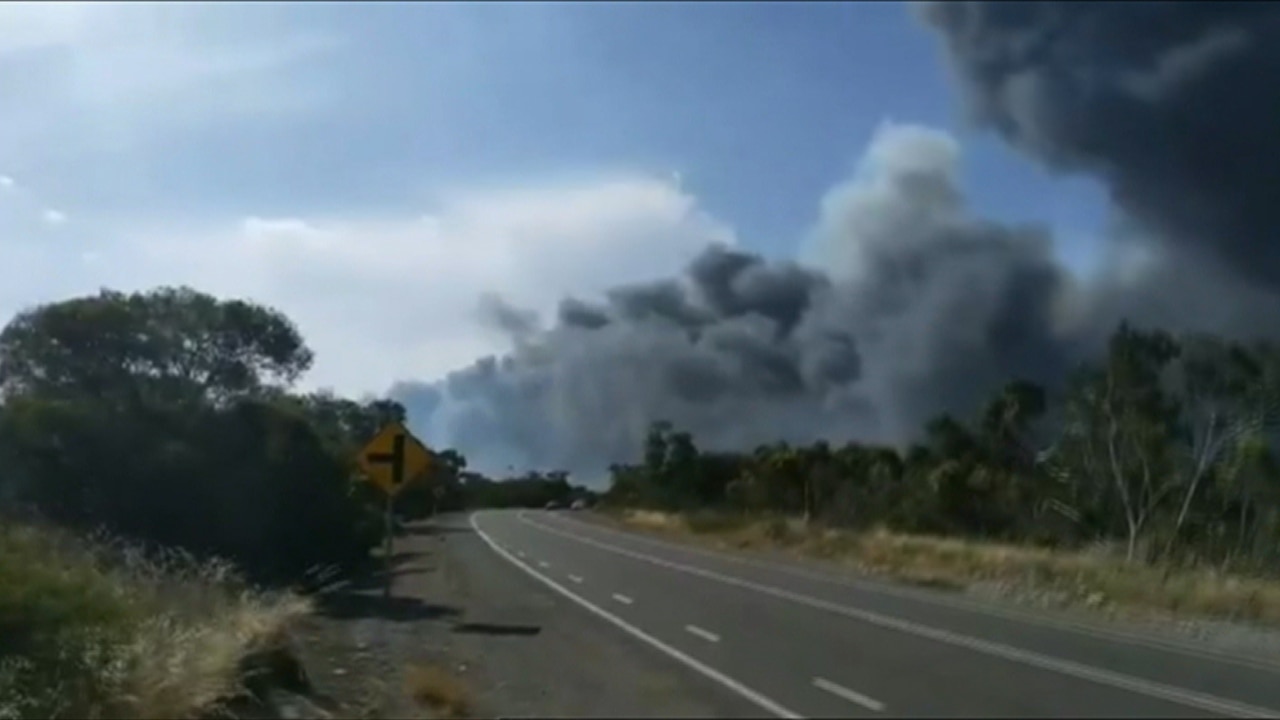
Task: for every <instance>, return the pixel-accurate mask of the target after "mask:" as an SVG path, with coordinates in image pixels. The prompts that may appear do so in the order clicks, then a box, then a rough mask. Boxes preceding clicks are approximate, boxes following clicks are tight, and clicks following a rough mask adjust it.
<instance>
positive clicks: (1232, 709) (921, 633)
mask: <svg viewBox="0 0 1280 720" xmlns="http://www.w3.org/2000/svg"><path fill="white" fill-rule="evenodd" d="M517 519H518V520H519V521H520V522H522V523H524V524H526V525H528V526H530V527H533V528H536V529H538V530H540V531H542V532H546V533H550V534H553V535H557V536H560V537H563V538H565V539H568V540H571V541H573V542H576V543H580V544H584V545H588V546H591V547H594V548H596V549H599V550H603V551H606V552H610V553H614V554H617V555H621V556H624V557H628V558H631V559H633V560H638V561H641V562H645V563H649V564H651V565H655V566H658V567H663V568H666V569H668V570H674V571H676V572H681V573H686V574H690V575H695V576H699V577H702V578H705V579H709V580H713V581H715V582H719V583H722V584H726V585H731V586H734V587H738V588H741V589H745V590H749V591H752V592H756V593H761V594H765V595H770V596H772V597H775V598H779V599H782V600H786V601H789V602H793V603H797V604H800V605H805V606H808V607H810V608H814V609H819V610H823V611H827V612H832V613H836V614H839V615H842V616H845V617H849V618H852V619H856V620H859V621H862V622H866V623H869V624H872V625H876V626H879V627H882V628H886V629H890V630H895V631H898V632H903V633H908V634H912V635H915V636H918V637H923V638H926V639H929V640H933V641H937V642H942V643H946V644H949V645H953V646H957V647H962V648H965V649H968V650H973V651H977V652H981V653H984V654H987V655H992V656H996V657H1000V658H1002V659H1004V660H1008V661H1013V662H1017V663H1021V664H1024V665H1029V666H1032V667H1036V668H1039V669H1042V670H1049V671H1052V672H1056V673H1060V674H1063V675H1068V676H1072V677H1075V678H1078V679H1083V680H1087V681H1091V682H1095V683H1099V684H1103V685H1109V686H1111V687H1114V688H1118V689H1121V690H1125V691H1129V692H1134V693H1138V694H1142V695H1146V696H1149V697H1153V698H1158V699H1162V700H1166V701H1170V702H1175V703H1178V704H1181V705H1184V706H1187V707H1192V708H1196V709H1199V710H1205V711H1209V712H1213V713H1220V714H1223V715H1228V716H1235V717H1280V713H1277V712H1276V711H1274V710H1271V709H1267V708H1262V707H1257V706H1254V705H1250V704H1246V703H1241V702H1236V701H1233V700H1227V699H1224V698H1220V697H1216V696H1213V695H1209V694H1206V693H1201V692H1196V691H1192V690H1188V689H1185V688H1179V687H1175V686H1171V685H1167V684H1164V683H1159V682H1154V681H1151V680H1145V679H1142V678H1138V677H1133V676H1130V675H1126V674H1123V673H1117V672H1114V671H1110V670H1104V669H1101V668H1096V667H1091V666H1088V665H1084V664H1081V663H1077V662H1073V661H1069V660H1064V659H1060V658H1055V657H1051V656H1048V655H1044V654H1041V653H1037V652H1033V651H1029V650H1023V649H1020V648H1015V647H1012V646H1009V645H1005V644H1002V643H996V642H991V641H988V640H983V639H981V638H977V637H973V636H969V635H964V634H960V633H955V632H951V631H948V630H943V629H940V628H936V627H931V626H927V625H922V624H920V623H916V622H912V621H908V620H903V619H901V618H895V617H890V616H886V615H883V614H880V613H875V612H870V611H866V610H862V609H859V608H854V607H850V606H848V605H844V604H840V603H834V602H830V601H827V600H822V599H819V598H814V597H810V596H807V595H803V594H801V593H796V592H793V591H790V590H786V589H783V588H779V587H774V586H771V585H765V584H761V583H756V582H752V581H749V580H743V579H741V578H737V577H732V576H729V575H725V574H723V573H718V572H715V571H712V570H707V569H705V568H699V567H694V566H691V565H686V564H683V563H677V562H672V561H670V560H665V559H662V558H658V557H654V556H651V555H648V554H646V553H640V552H636V551H633V550H629V549H627V548H622V547H619V546H616V545H612V544H610V543H604V542H601V541H598V540H595V539H592V538H587V537H582V536H579V535H575V534H573V533H569V532H565V531H564V530H561V529H559V528H554V527H550V526H547V525H543V524H541V523H538V522H534V521H532V520H530V519H529V518H528V517H526V516H525V515H524V514H523V513H519V514H517ZM472 520H473V525H474V516H473V518H472ZM477 530H478V531H479V528H478V527H477ZM490 542H491V541H490ZM491 547H494V548H495V549H500V548H498V547H497V546H496V544H491ZM503 552H505V551H503ZM530 570H531V568H530ZM550 582H553V581H550ZM677 652H678V651H677ZM690 659H692V658H690ZM695 662H696V661H695ZM704 667H705V666H704ZM717 672H718V671H717ZM704 674H705V673H704ZM818 680H820V679H815V684H816V683H817V682H818ZM734 682H735V684H737V685H738V686H741V687H743V688H744V689H745V686H742V684H741V683H737V682H736V681H734ZM828 682H829V681H828ZM828 690H829V688H828ZM829 691H830V690H829ZM751 692H754V691H751ZM848 692H849V693H854V694H855V695H857V693H856V692H855V691H848ZM874 702H876V701H873V703H874ZM861 704H863V705H864V707H871V706H872V705H868V704H865V703H861Z"/></svg>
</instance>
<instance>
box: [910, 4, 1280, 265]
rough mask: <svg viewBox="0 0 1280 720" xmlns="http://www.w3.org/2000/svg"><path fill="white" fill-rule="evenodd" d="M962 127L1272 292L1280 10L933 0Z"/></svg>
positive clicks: (923, 12)
mask: <svg viewBox="0 0 1280 720" xmlns="http://www.w3.org/2000/svg"><path fill="white" fill-rule="evenodd" d="M916 10H917V11H918V14H919V15H920V16H921V17H922V18H923V19H924V20H925V22H926V23H927V24H928V25H929V26H931V27H932V28H934V29H935V30H936V31H937V32H938V33H939V34H940V35H941V37H942V39H943V41H944V43H945V46H946V48H947V51H948V56H949V58H950V60H951V64H952V67H953V69H954V70H955V71H956V75H957V79H958V80H959V84H960V87H961V90H962V93H963V97H964V100H965V103H966V105H967V107H968V109H969V110H970V112H971V113H972V115H973V117H974V118H975V119H977V120H978V121H979V122H980V123H983V124H984V125H986V126H989V127H991V128H994V129H995V130H996V131H997V132H999V133H1000V134H1001V135H1002V136H1003V137H1004V138H1005V139H1006V140H1008V141H1009V142H1011V143H1012V144H1014V145H1015V146H1016V147H1018V148H1020V149H1022V150H1024V151H1026V152H1028V153H1029V154H1031V155H1032V156H1034V157H1036V158H1038V159H1040V160H1041V161H1043V162H1044V163H1046V164H1047V165H1048V166H1050V167H1052V168H1055V169H1058V170H1063V171H1083V172H1088V173H1091V174H1093V175H1095V176H1097V177H1098V178H1099V179H1101V180H1102V181H1103V182H1104V183H1105V184H1106V185H1107V187H1108V188H1110V190H1111V195H1112V199H1113V202H1114V203H1115V204H1116V206H1117V207H1118V208H1120V209H1121V210H1123V211H1124V212H1125V213H1126V214H1127V215H1128V216H1129V217H1131V218H1132V219H1133V220H1135V221H1137V222H1138V223H1140V224H1141V225H1142V226H1144V227H1145V228H1146V229H1147V230H1149V231H1150V232H1152V233H1153V234H1155V235H1157V236H1158V237H1159V238H1160V239H1161V240H1162V241H1163V242H1165V243H1167V244H1168V245H1170V246H1171V247H1175V248H1177V250H1178V251H1179V252H1180V253H1185V254H1189V255H1193V256H1196V257H1198V258H1201V259H1212V260H1214V261H1217V262H1220V263H1221V264H1223V265H1226V266H1227V267H1228V268H1229V269H1230V270H1232V271H1233V272H1235V273H1238V274H1240V275H1241V276H1243V277H1247V278H1249V279H1250V280H1253V281H1255V282H1260V283H1264V284H1267V285H1275V284H1276V283H1278V282H1280V242H1277V241H1276V238H1275V233H1276V228H1277V227H1280V202H1277V199H1278V198H1280V132H1277V131H1276V119H1277V118H1280V86H1278V85H1277V81H1278V80H1280V43H1277V40H1280V4H1276V3H1269V2H1260V3H1241V2H1128V3H1121V2H1096V3H1079V2H1016V3H1013V2H1010V3H1004V2H933V3H921V4H918V5H917V6H916Z"/></svg>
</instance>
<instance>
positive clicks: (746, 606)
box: [471, 511, 1280, 717]
mask: <svg viewBox="0 0 1280 720" xmlns="http://www.w3.org/2000/svg"><path fill="white" fill-rule="evenodd" d="M471 525H472V527H473V528H474V529H475V530H476V532H477V534H479V536H480V537H481V539H482V540H484V542H485V543H487V544H488V545H489V546H490V547H491V548H492V549H493V550H494V551H495V552H497V553H498V554H499V555H500V556H502V557H503V558H504V559H505V560H507V561H508V562H509V563H510V564H511V565H513V566H514V568H518V570H519V571H522V572H524V573H527V574H528V575H530V576H532V577H533V578H535V579H536V580H537V581H538V582H540V583H542V584H543V585H545V586H546V587H548V588H551V589H552V590H554V591H555V592H557V593H559V594H560V595H562V596H564V597H566V598H568V599H569V600H572V601H573V604H574V605H576V606H578V607H580V608H582V610H583V611H584V618H583V622H601V621H603V622H606V623H609V624H611V625H613V626H614V627H615V628H616V629H617V631H618V634H619V641H620V642H623V641H632V642H640V643H643V644H645V645H648V646H649V647H650V648H652V650H653V651H655V652H659V653H662V654H664V655H666V656H667V657H668V658H669V659H670V660H671V662H672V663H674V664H676V665H678V666H683V667H684V668H686V669H687V670H688V671H690V672H693V673H697V674H699V675H701V676H702V677H703V678H705V680H706V681H707V682H709V683H713V684H715V685H718V686H720V687H721V688H723V689H726V690H728V691H730V692H733V693H735V694H737V695H738V696H740V697H742V698H743V699H745V700H747V701H749V702H751V703H753V704H754V705H755V706H756V707H758V708H760V710H761V711H762V712H764V713H768V714H771V715H774V716H779V717H888V716H960V715H963V716H1003V717H1011V716H1023V717H1052V716H1077V717H1078V716H1095V717H1096V716H1111V717H1115V716H1124V717H1280V712H1276V711H1275V710H1273V709H1272V708H1275V707H1280V682H1278V681H1280V670H1277V669H1276V668H1273V667H1270V666H1268V665H1265V664H1261V663H1256V662H1248V661H1243V660H1236V659H1232V658H1226V657H1217V656H1214V655H1211V654H1209V653H1205V652H1201V651H1197V650H1196V649H1194V648H1190V647H1182V646H1178V645H1174V644H1171V643H1168V644H1166V643H1161V642H1158V641H1155V640H1150V639H1142V638H1134V639H1130V638H1124V637H1120V636H1111V635H1107V634H1104V633H1099V632H1091V631H1087V630H1081V629H1076V628H1070V627H1063V626H1058V625H1054V624H1052V623H1049V622H1042V621H1036V620H1032V619H1027V618H1025V617H1021V616H1016V615H1012V614H1005V613H999V612H985V611H982V610H978V609H974V608H972V607H966V606H965V605H963V604H961V603H954V602H946V601H943V600H940V599H938V598H936V597H930V596H929V595H928V594H924V593H912V592H910V591H907V590H903V589H900V588H894V587H892V586H888V585H881V584H875V583H863V582H859V581H850V580H848V579H844V578H837V577H834V576H825V575H821V574H817V573H812V572H802V571H796V570H794V569H791V568H787V567H785V566H777V565H771V564H765V563H760V562H754V561H746V560H743V559H741V558H738V557H735V556H732V555H725V554H720V553H714V552H709V551H704V550H700V549H696V548H690V547H683V546H680V545H676V544H673V543H667V542H664V541H660V540H657V539H653V538H648V537H644V536H640V535H634V534H631V533H624V532H619V531H616V530H612V529H608V528H604V527H601V526H598V525H595V524H593V523H585V522H581V521H577V520H574V519H572V517H571V516H566V515H563V514H558V513H542V512H499V511H493V512H481V513H477V514H476V515H473V516H472V517H471ZM588 614H589V615H593V616H595V617H594V618H592V617H587V615H588ZM628 638H630V639H629V640H628Z"/></svg>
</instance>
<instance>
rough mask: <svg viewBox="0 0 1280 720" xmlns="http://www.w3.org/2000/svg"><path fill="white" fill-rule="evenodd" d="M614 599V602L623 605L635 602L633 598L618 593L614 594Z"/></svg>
mask: <svg viewBox="0 0 1280 720" xmlns="http://www.w3.org/2000/svg"><path fill="white" fill-rule="evenodd" d="M613 599H614V600H617V601H618V602H620V603H622V604H623V605H630V604H631V603H633V602H635V601H634V600H632V599H631V598H629V597H627V596H626V595H619V594H618V593H614V594H613Z"/></svg>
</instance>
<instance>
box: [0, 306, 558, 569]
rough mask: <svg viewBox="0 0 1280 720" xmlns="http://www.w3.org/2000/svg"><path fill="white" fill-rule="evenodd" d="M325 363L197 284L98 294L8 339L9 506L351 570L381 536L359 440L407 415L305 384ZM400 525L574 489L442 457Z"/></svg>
mask: <svg viewBox="0 0 1280 720" xmlns="http://www.w3.org/2000/svg"><path fill="white" fill-rule="evenodd" d="M313 360H314V355H313V353H312V351H311V350H310V349H309V348H308V347H307V345H306V343H305V341H304V339H303V337H302V336H301V334H300V333H299V331H298V329H297V327H296V326H295V325H294V324H293V323H292V322H291V321H290V320H289V319H288V318H287V317H286V316H285V315H283V314H282V313H280V312H278V311H276V310H274V309H271V308H268V307H264V306H262V305H258V304H255V303H252V302H247V301H243V300H221V299H218V298H215V297H213V296H210V295H207V294H204V293H200V292H197V291H195V290H192V289H190V288H169V287H164V288H157V289H154V290H151V291H148V292H139V293H128V294H126V293H120V292H115V291H110V290H103V291H101V292H99V293H98V294H96V295H91V296H86V297H79V298H74V299H70V300H66V301H62V302H55V303H50V304H46V305H41V306H37V307H33V308H30V309H27V310H24V311H23V312H21V313H19V314H18V315H17V316H16V317H14V318H13V319H12V320H11V321H10V322H9V323H8V324H7V325H6V326H5V327H4V329H3V331H0V509H4V510H7V511H8V512H9V513H10V514H12V513H14V512H16V511H17V509H19V508H21V509H22V510H24V511H27V512H32V513H35V514H38V515H40V516H41V517H42V518H44V519H46V520H49V521H53V522H56V523H58V524H60V525H63V526H66V527H71V528H78V529H83V530H101V529H105V530H107V531H109V532H111V533H112V534H115V535H118V536H122V537H125V538H129V539H131V540H134V541H137V542H140V543H143V544H144V545H151V546H164V547H178V548H183V549H185V550H188V551H190V552H192V553H194V554H196V555H197V556H219V557H222V558H225V559H228V560H231V561H233V562H235V563H236V564H238V565H239V566H240V567H241V569H243V570H244V571H245V572H246V573H247V574H249V575H250V577H253V578H257V579H261V580H270V581H278V580H286V581H294V580H297V579H299V578H302V577H304V576H305V575H306V573H308V572H309V571H311V570H313V569H316V568H321V567H334V566H337V567H354V566H357V565H359V564H360V563H361V562H362V561H363V560H364V559H365V558H366V557H367V555H368V551H369V549H370V548H372V547H375V546H377V545H378V544H379V542H380V541H381V538H382V532H383V529H382V521H381V515H380V512H381V508H382V502H383V501H382V499H381V497H380V496H379V495H378V493H377V491H376V490H375V489H374V488H372V487H371V486H370V485H369V484H368V483H362V482H353V477H354V476H355V473H356V469H355V464H354V460H355V456H356V453H357V452H358V450H359V449H360V448H361V447H362V446H363V445H364V443H365V442H367V441H368V440H369V439H370V438H371V437H372V436H373V435H374V434H375V433H376V432H377V431H378V430H379V429H380V428H381V427H382V426H383V425H384V424H386V423H388V422H391V421H401V422H403V421H405V420H406V419H407V418H406V416H405V408H404V407H403V406H402V405H400V404H399V403H397V402H394V401H391V400H386V399H373V400H353V399H349V398H344V397H340V396H338V395H335V394H334V393H330V392H311V393H300V392H295V391H294V390H293V389H292V388H293V386H294V384H295V382H296V381H297V380H298V379H299V378H300V377H301V376H302V375H303V374H304V373H305V372H306V371H307V370H308V368H310V366H311V364H312V362H313ZM433 460H434V462H433V466H432V469H431V471H430V473H429V477H428V478H427V481H426V482H422V483H417V484H414V485H411V486H410V487H409V488H407V489H406V490H405V491H404V492H403V493H402V494H401V496H400V497H398V498H397V500H396V512H397V514H399V515H401V516H402V517H404V518H420V517H424V516H426V515H429V514H431V513H432V512H435V511H441V510H450V509H452V510H458V509H464V508H469V507H481V506H491V505H498V506H513V505H522V506H528V507H533V506H539V505H541V504H543V503H545V502H547V501H548V500H551V499H559V498H561V497H568V496H569V495H570V494H571V493H573V492H575V489H574V488H572V487H571V486H569V484H568V482H567V478H566V477H563V476H562V475H560V476H556V477H542V476H533V477H525V478H522V479H521V480H520V481H519V482H517V483H514V484H511V485H507V484H505V483H498V482H495V481H493V480H491V479H489V478H486V477H484V476H483V475H481V474H479V473H475V472H468V471H467V470H466V465H467V463H466V458H465V457H464V456H463V455H462V454H461V453H459V452H457V451H456V450H452V449H447V448H443V449H436V450H433Z"/></svg>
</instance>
